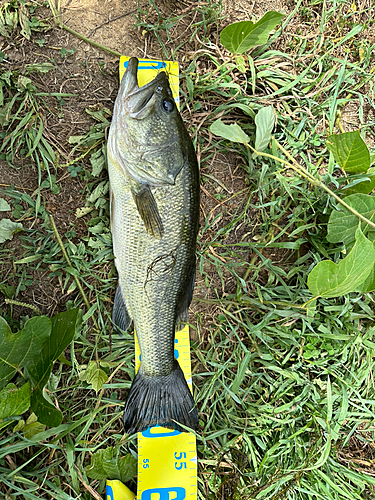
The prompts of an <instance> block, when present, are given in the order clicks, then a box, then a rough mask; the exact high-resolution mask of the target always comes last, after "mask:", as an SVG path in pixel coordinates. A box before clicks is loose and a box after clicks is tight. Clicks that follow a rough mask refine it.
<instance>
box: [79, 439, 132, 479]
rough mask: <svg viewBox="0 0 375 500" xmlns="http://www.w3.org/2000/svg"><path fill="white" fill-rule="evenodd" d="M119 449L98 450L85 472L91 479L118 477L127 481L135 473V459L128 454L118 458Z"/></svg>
mask: <svg viewBox="0 0 375 500" xmlns="http://www.w3.org/2000/svg"><path fill="white" fill-rule="evenodd" d="M118 454H119V450H118V449H117V450H116V449H114V448H112V447H109V448H106V449H104V450H99V451H97V452H96V453H94V454H93V456H92V457H91V464H90V466H89V467H88V468H87V469H86V474H87V476H88V477H90V478H91V479H119V480H120V481H122V482H123V483H126V482H127V481H129V480H130V479H131V478H132V477H134V476H135V475H136V473H137V461H136V459H135V458H134V457H133V456H132V455H130V454H128V455H126V456H125V457H122V458H118Z"/></svg>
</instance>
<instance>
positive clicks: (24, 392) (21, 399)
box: [0, 382, 30, 420]
mask: <svg viewBox="0 0 375 500" xmlns="http://www.w3.org/2000/svg"><path fill="white" fill-rule="evenodd" d="M29 407H30V382H27V383H26V384H24V385H23V386H22V387H20V388H18V387H17V386H16V385H15V384H8V385H7V386H6V387H5V389H3V390H2V391H0V420H4V418H10V417H16V416H18V415H22V414H23V413H25V411H27V410H28V409H29Z"/></svg>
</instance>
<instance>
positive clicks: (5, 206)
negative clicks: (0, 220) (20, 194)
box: [0, 198, 11, 212]
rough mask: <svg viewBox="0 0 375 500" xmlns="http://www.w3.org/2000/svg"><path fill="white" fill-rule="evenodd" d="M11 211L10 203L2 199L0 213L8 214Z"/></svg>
mask: <svg viewBox="0 0 375 500" xmlns="http://www.w3.org/2000/svg"><path fill="white" fill-rule="evenodd" d="M9 210H11V208H10V205H9V203H8V202H7V200H4V198H0V212H8V211H9Z"/></svg>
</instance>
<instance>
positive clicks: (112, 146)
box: [108, 58, 199, 434]
mask: <svg viewBox="0 0 375 500" xmlns="http://www.w3.org/2000/svg"><path fill="white" fill-rule="evenodd" d="M137 70H138V59H136V58H132V59H130V60H129V62H128V67H127V70H126V72H125V74H124V76H123V79H122V81H121V85H120V89H119V92H118V96H117V99H116V102H115V107H114V111H113V118H112V123H111V127H110V131H109V137H108V171H109V178H110V203H111V231H112V237H113V251H114V255H115V263H116V268H117V271H118V275H119V286H118V288H117V291H116V295H115V302H114V308H113V316H112V318H113V322H114V324H115V325H117V326H118V327H119V328H120V329H122V330H127V329H128V328H129V326H130V324H131V321H133V322H134V327H135V331H136V333H137V336H138V341H139V346H140V350H141V365H140V368H139V371H138V373H137V375H136V376H135V378H134V380H133V383H132V386H131V388H130V392H129V394H128V397H127V400H126V403H125V410H124V425H125V430H126V432H127V433H128V434H133V433H135V432H142V431H144V430H146V429H147V428H148V427H151V426H154V425H157V424H158V425H160V426H163V427H167V428H171V429H176V430H179V431H183V430H184V429H183V427H181V425H180V424H183V425H184V426H187V427H190V428H193V429H195V428H196V427H197V424H198V413H197V410H196V408H195V405H194V400H193V397H192V395H191V393H190V390H189V388H188V386H187V383H186V381H185V378H184V375H183V372H182V370H181V368H180V366H179V364H178V362H177V361H176V359H175V357H174V336H175V329H176V327H177V326H178V325H180V324H181V323H183V322H184V321H186V319H187V310H188V307H189V304H190V302H191V299H192V294H193V288H194V280H195V246H196V238H197V232H198V216H199V172H198V164H197V158H196V154H195V151H194V146H193V144H192V142H191V139H190V136H189V134H188V132H187V131H186V129H185V127H184V124H183V121H182V119H181V116H180V114H179V112H178V110H177V108H176V104H175V102H174V99H173V97H172V92H171V89H170V86H169V83H168V77H167V75H166V73H165V72H164V71H161V72H160V73H158V75H157V76H156V77H155V79H154V80H153V81H152V82H150V83H148V84H147V85H144V86H143V87H141V88H139V87H138V83H137Z"/></svg>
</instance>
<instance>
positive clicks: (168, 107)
mask: <svg viewBox="0 0 375 500" xmlns="http://www.w3.org/2000/svg"><path fill="white" fill-rule="evenodd" d="M161 104H162V106H163V109H164V111H166V112H167V113H172V111H173V110H174V102H173V101H172V99H163V102H162V103H161Z"/></svg>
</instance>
